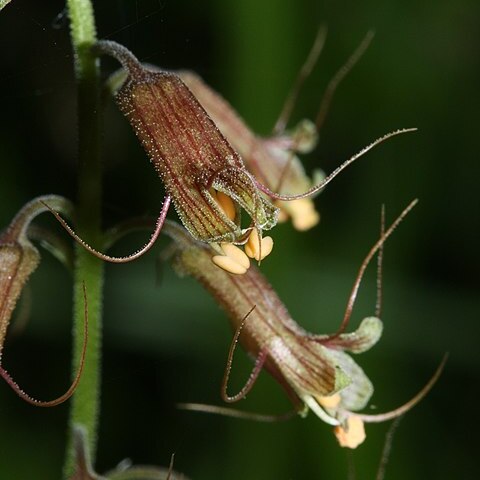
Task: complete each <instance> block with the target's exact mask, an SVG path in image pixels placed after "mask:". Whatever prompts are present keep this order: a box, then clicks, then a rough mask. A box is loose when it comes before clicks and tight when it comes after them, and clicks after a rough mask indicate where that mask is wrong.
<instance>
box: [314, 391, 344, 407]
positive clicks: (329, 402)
mask: <svg viewBox="0 0 480 480" xmlns="http://www.w3.org/2000/svg"><path fill="white" fill-rule="evenodd" d="M341 401H342V397H341V396H340V394H338V393H335V394H334V395H329V396H328V397H317V402H318V403H319V404H320V405H321V406H322V407H323V408H328V409H333V408H337V407H338V405H339V404H340V402H341Z"/></svg>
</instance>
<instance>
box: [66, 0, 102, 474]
mask: <svg viewBox="0 0 480 480" xmlns="http://www.w3.org/2000/svg"><path fill="white" fill-rule="evenodd" d="M67 7H68V11H69V16H70V23H71V39H72V46H73V50H74V53H75V76H76V80H77V86H78V94H77V95H78V97H77V98H78V106H77V108H78V143H79V145H78V147H79V175H78V182H79V183H78V201H77V231H78V232H79V234H80V235H81V236H82V238H84V239H85V241H87V242H89V243H91V244H93V245H96V244H98V243H99V241H100V239H101V230H100V225H101V190H102V188H101V174H102V168H101V162H100V115H99V112H100V89H99V68H98V61H97V59H96V57H95V56H94V55H93V53H91V51H90V49H91V46H92V45H93V44H94V43H95V42H96V29H95V19H94V14H93V7H92V4H91V1H90V0H67ZM83 282H85V286H86V292H87V296H88V314H89V338H88V348H87V353H86V358H85V367H84V372H83V376H82V379H81V382H80V384H79V386H78V388H77V391H76V392H75V395H74V396H73V399H72V404H71V410H70V420H69V438H68V443H67V452H66V458H65V466H64V477H65V478H69V477H71V476H72V474H73V472H74V462H75V452H74V441H73V436H72V435H73V427H74V426H76V425H81V426H82V427H83V428H84V429H85V431H86V433H87V437H88V445H87V448H88V450H89V455H90V458H91V459H92V462H93V461H94V460H95V451H96V443H97V430H98V416H99V406H100V371H101V337H102V328H101V327H102V294H103V264H102V262H101V261H99V260H98V259H97V258H95V257H93V256H92V255H91V254H90V253H88V252H87V251H86V250H84V249H83V248H82V247H80V246H78V245H77V246H76V259H75V273H74V310H73V316H74V327H73V351H74V353H73V368H76V366H77V365H78V359H79V355H80V353H81V348H82V329H83V327H82V324H83V293H82V284H83Z"/></svg>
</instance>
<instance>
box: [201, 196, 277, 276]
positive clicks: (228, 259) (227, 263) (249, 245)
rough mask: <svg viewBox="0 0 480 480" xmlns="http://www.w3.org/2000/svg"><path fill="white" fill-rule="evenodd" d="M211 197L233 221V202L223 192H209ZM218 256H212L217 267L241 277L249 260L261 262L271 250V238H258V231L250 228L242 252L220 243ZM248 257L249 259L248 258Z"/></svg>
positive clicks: (225, 243) (234, 246)
mask: <svg viewBox="0 0 480 480" xmlns="http://www.w3.org/2000/svg"><path fill="white" fill-rule="evenodd" d="M210 194H211V195H212V197H213V198H214V199H215V200H216V202H217V203H218V205H219V206H220V208H221V209H222V210H223V212H224V213H225V215H226V216H227V217H228V218H229V219H230V220H232V221H233V220H234V219H235V204H234V203H233V200H232V199H231V198H230V197H229V196H228V195H226V194H225V193H223V192H219V191H214V190H213V189H212V190H211V191H210ZM216 250H218V253H219V254H218V255H213V256H212V262H213V263H214V264H215V265H217V267H220V268H222V269H223V270H225V271H226V272H228V273H233V274H237V275H242V274H244V273H246V272H247V270H248V269H249V268H250V258H253V259H255V260H256V261H257V262H259V263H260V262H261V261H262V260H263V259H264V258H265V257H267V256H268V255H269V254H270V253H271V251H272V250H273V239H272V237H260V235H259V234H258V229H257V228H256V227H252V229H251V230H250V233H249V234H248V237H247V240H246V242H245V243H244V244H243V250H242V249H241V248H240V247H238V246H237V245H234V244H233V243H228V242H222V243H220V244H218V247H217V248H216ZM249 257H250V258H249Z"/></svg>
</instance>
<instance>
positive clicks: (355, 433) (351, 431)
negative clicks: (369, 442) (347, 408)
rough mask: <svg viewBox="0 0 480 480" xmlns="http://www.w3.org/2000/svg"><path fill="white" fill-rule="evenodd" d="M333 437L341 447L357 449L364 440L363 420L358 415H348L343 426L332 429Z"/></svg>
mask: <svg viewBox="0 0 480 480" xmlns="http://www.w3.org/2000/svg"><path fill="white" fill-rule="evenodd" d="M334 433H335V436H336V437H337V440H338V443H339V444H340V446H341V447H347V448H357V447H358V446H359V445H360V444H361V443H362V442H363V441H364V440H365V438H366V435H365V428H364V426H363V420H362V419H361V418H360V417H359V416H358V415H350V416H349V417H348V418H347V419H346V421H345V426H340V425H339V426H338V427H335V429H334Z"/></svg>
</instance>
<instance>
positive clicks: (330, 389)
mask: <svg viewBox="0 0 480 480" xmlns="http://www.w3.org/2000/svg"><path fill="white" fill-rule="evenodd" d="M415 203H416V202H412V204H410V205H409V206H408V207H407V209H405V210H404V211H403V212H402V214H401V215H400V216H399V217H398V218H397V220H396V221H395V222H394V223H393V224H392V226H391V227H390V228H389V229H388V230H387V231H386V232H385V233H384V234H383V235H382V236H381V237H380V239H379V241H378V242H377V243H376V244H375V245H374V247H373V248H372V249H371V250H370V252H369V254H368V255H367V257H366V259H365V260H364V262H363V263H362V267H361V269H360V272H359V275H358V277H357V279H356V281H355V283H354V287H353V289H352V293H351V296H350V301H349V302H348V305H347V309H346V312H345V316H344V320H343V322H342V325H341V328H340V329H339V331H338V332H337V333H335V334H333V335H314V334H311V333H308V332H307V331H305V330H304V329H303V328H302V327H300V326H299V325H298V324H297V323H296V322H295V321H294V320H293V319H292V318H291V316H290V315H289V313H288V311H287V309H286V307H285V306H284V305H283V303H282V302H281V300H280V298H279V297H278V295H277V294H276V292H275V291H274V290H273V288H272V287H271V285H270V284H269V283H268V281H267V279H266V278H265V277H264V276H263V275H262V274H261V273H260V271H259V270H258V269H257V268H255V267H252V268H250V269H249V270H248V271H247V272H245V273H244V275H241V276H236V275H231V274H229V273H228V272H226V271H223V270H220V269H217V268H215V267H214V266H213V265H212V262H211V257H212V255H214V254H215V252H214V251H213V249H212V248H211V247H210V246H208V245H205V244H202V243H200V242H197V241H195V240H194V239H192V238H191V236H189V235H188V234H187V233H186V232H185V230H183V229H182V228H181V227H180V226H179V225H177V224H174V223H172V222H168V223H167V224H166V226H165V231H166V233H167V234H168V235H169V236H170V237H171V238H172V239H173V240H174V245H173V249H174V251H173V253H172V250H171V249H170V250H169V254H170V255H173V265H174V267H175V269H176V271H177V272H178V273H179V274H180V275H191V276H193V277H194V278H195V279H197V280H198V281H199V282H200V283H201V284H202V285H203V286H204V287H205V288H206V289H207V290H208V291H209V292H210V293H211V294H212V296H213V297H214V298H215V300H216V301H217V302H218V303H219V304H220V306H222V307H223V308H224V309H225V311H226V312H227V313H228V315H229V318H230V322H231V324H232V327H233V329H234V330H235V331H236V334H235V338H234V342H233V343H232V349H231V351H230V355H229V359H228V362H227V370H226V377H225V382H224V387H225V389H224V395H223V396H224V400H226V401H236V400H238V399H240V398H243V397H244V396H245V395H246V394H247V392H248V391H249V390H250V389H251V387H252V386H253V384H254V382H255V380H256V378H257V376H258V374H259V373H260V371H261V369H262V368H264V369H265V370H267V371H268V372H269V373H270V374H271V375H272V376H273V377H274V378H275V379H276V380H277V381H278V382H279V383H280V385H281V386H282V387H283V388H284V390H285V391H286V393H287V395H288V396H289V398H290V400H291V401H292V403H293V405H294V407H295V409H296V410H297V411H298V412H299V413H300V414H302V415H304V414H305V413H306V411H308V410H312V411H313V412H314V413H315V414H316V415H317V416H318V417H319V418H320V419H322V420H323V421H324V422H326V423H328V424H330V425H332V426H334V427H335V433H336V436H337V438H338V440H339V442H340V444H341V445H342V446H345V447H349V448H355V447H356V446H357V445H359V444H360V443H361V442H362V441H363V439H364V432H363V422H364V421H367V422H371V421H380V420H385V419H390V418H393V416H396V415H397V414H399V413H398V412H401V413H403V412H404V411H406V410H407V409H409V408H411V407H412V406H413V405H414V404H415V403H417V402H418V401H419V400H420V399H421V398H423V396H424V395H425V394H426V392H427V391H428V390H429V389H430V388H431V386H432V385H433V382H434V381H435V380H436V378H435V380H433V381H431V382H430V383H429V384H428V385H427V387H426V388H424V389H423V390H422V392H421V393H420V394H419V395H417V396H416V397H415V398H414V399H413V400H412V401H411V402H409V403H408V404H406V406H404V407H401V408H400V409H397V410H395V411H394V412H393V413H392V412H390V413H388V414H380V415H364V414H359V413H357V412H358V411H360V410H362V409H363V408H365V407H366V406H367V404H368V402H369V401H370V398H371V396H372V394H373V390H374V389H373V385H372V383H371V381H370V380H369V379H368V377H367V376H366V374H365V373H364V371H363V370H362V368H361V367H360V366H359V365H358V364H357V363H356V362H355V361H354V360H353V358H352V356H351V354H354V355H357V354H360V353H363V352H366V351H368V350H369V349H370V348H371V347H372V346H373V345H375V344H376V343H377V341H378V340H379V339H380V336H381V334H382V329H383V326H382V322H381V320H380V319H379V318H376V317H373V316H372V317H367V318H365V319H363V321H362V322H361V323H360V325H359V327H358V328H357V330H355V331H354V332H351V333H344V329H345V327H346V326H347V324H348V321H349V319H350V315H351V312H352V308H353V301H354V299H355V296H356V294H357V291H358V288H359V285H360V282H361V279H362V276H363V272H364V270H365V268H366V266H367V265H368V263H369V261H370V260H371V258H372V257H373V256H374V255H375V253H376V252H377V251H378V250H379V249H380V248H381V246H382V245H383V243H384V242H385V240H386V239H387V238H388V236H389V235H390V234H391V233H392V232H393V230H394V229H395V228H396V226H397V225H398V223H399V222H400V221H401V220H402V219H403V217H404V216H405V215H406V214H407V213H408V211H409V210H410V209H411V208H412V207H413V205H414V204H415ZM247 312H248V313H247ZM237 339H238V340H239V341H240V343H241V345H242V346H243V348H244V349H245V350H246V351H247V352H248V354H249V355H250V356H251V357H252V358H253V359H255V367H254V370H253V373H252V374H251V376H250V378H249V380H248V382H247V384H246V386H245V387H244V388H243V389H242V391H241V392H240V394H238V395H235V396H233V397H229V396H228V395H227V393H226V381H227V380H228V375H229V372H230V368H231V362H232V358H233V348H234V346H235V344H236V341H237ZM437 377H438V374H437Z"/></svg>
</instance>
